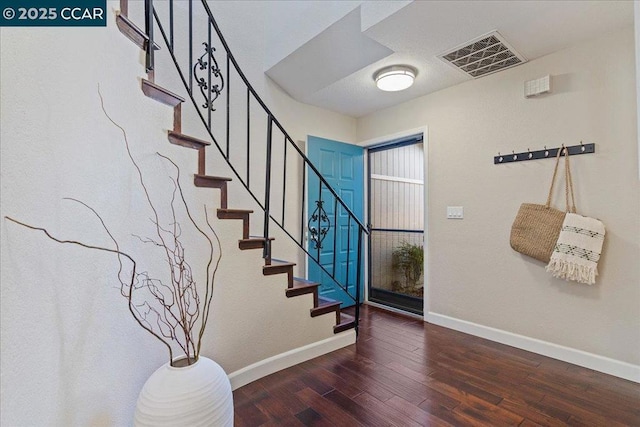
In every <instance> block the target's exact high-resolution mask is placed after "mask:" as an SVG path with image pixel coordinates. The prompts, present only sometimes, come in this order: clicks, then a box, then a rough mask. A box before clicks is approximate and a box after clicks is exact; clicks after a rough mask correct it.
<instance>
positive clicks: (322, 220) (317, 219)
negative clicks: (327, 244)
mask: <svg viewBox="0 0 640 427" xmlns="http://www.w3.org/2000/svg"><path fill="white" fill-rule="evenodd" d="M316 226H317V227H316ZM308 227H309V234H310V238H311V241H312V242H313V244H314V246H315V247H314V249H322V241H323V240H324V239H325V237H327V233H328V232H329V228H330V227H331V221H329V217H328V216H327V212H326V211H325V210H324V202H323V201H321V200H316V209H315V210H314V211H313V213H312V214H311V217H310V218H309V223H308Z"/></svg>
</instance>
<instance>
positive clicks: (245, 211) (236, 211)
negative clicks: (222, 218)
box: [218, 209, 253, 215]
mask: <svg viewBox="0 0 640 427" xmlns="http://www.w3.org/2000/svg"><path fill="white" fill-rule="evenodd" d="M218 212H221V213H224V214H238V215H240V214H242V215H244V214H252V213H253V211H252V210H251V209H218Z"/></svg>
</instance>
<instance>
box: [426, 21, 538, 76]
mask: <svg viewBox="0 0 640 427" xmlns="http://www.w3.org/2000/svg"><path fill="white" fill-rule="evenodd" d="M439 58H440V59H442V60H443V61H445V62H446V63H448V64H450V65H452V66H454V67H455V68H457V69H459V70H461V71H462V72H464V73H465V74H467V75H469V76H471V77H473V78H478V77H482V76H486V75H487V74H491V73H495V72H497V71H500V70H504V69H506V68H511V67H513V66H516V65H518V64H522V63H524V62H527V60H526V59H525V57H524V56H522V55H520V54H519V53H517V52H516V51H515V49H513V48H512V47H511V46H509V44H508V43H507V42H506V41H504V39H503V38H502V36H501V35H500V34H499V33H498V32H497V31H494V32H492V33H489V34H485V35H484V36H481V37H478V38H477V39H475V40H472V41H470V42H467V43H465V44H464V45H463V46H461V47H457V48H456V49H455V50H453V51H451V52H447V53H444V54H442V55H440V56H439Z"/></svg>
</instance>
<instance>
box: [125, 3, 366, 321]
mask: <svg viewBox="0 0 640 427" xmlns="http://www.w3.org/2000/svg"><path fill="white" fill-rule="evenodd" d="M162 5H168V8H169V13H168V15H169V23H168V24H166V23H165V25H164V26H163V23H162V22H161V20H160V19H159V14H158V12H157V11H156V10H155V9H154V6H153V3H152V0H145V29H144V30H142V29H140V28H139V27H138V26H137V25H136V24H134V23H133V22H132V20H131V19H129V17H128V3H127V0H120V13H119V14H118V16H117V18H116V22H117V26H118V28H119V29H120V31H121V32H122V34H124V35H125V36H126V37H127V38H129V39H130V40H131V41H132V42H133V43H135V44H136V45H137V46H138V47H140V49H142V50H144V51H145V53H146V72H147V73H148V78H147V79H142V92H143V93H144V94H145V95H146V96H147V97H149V98H151V99H154V100H156V101H158V102H160V103H162V104H165V105H167V106H169V107H172V108H173V112H174V114H173V117H174V119H173V130H170V131H168V134H167V138H168V140H169V142H170V143H171V144H175V145H178V146H181V147H185V148H189V149H193V150H196V151H197V153H198V166H197V168H198V170H197V173H195V174H194V185H195V186H196V187H203V188H212V189H217V190H220V191H219V194H220V205H219V206H220V208H219V209H218V210H217V217H218V218H219V219H220V220H234V221H242V236H241V238H240V239H239V240H238V247H239V249H240V250H256V249H260V250H262V251H263V258H264V265H263V266H262V274H263V275H265V276H270V275H286V280H287V288H286V291H285V296H286V297H287V298H293V297H296V296H299V295H305V294H312V296H313V307H312V308H311V309H310V316H311V317H316V316H321V315H325V314H333V315H334V316H335V326H334V327H333V331H334V333H340V332H342V331H345V330H348V329H352V328H355V329H356V331H357V325H358V314H359V304H358V303H356V304H355V317H354V316H350V315H348V314H345V313H343V312H341V309H340V305H341V304H340V302H338V301H334V300H331V299H328V298H323V297H321V296H320V295H319V286H320V284H319V283H316V282H312V281H309V280H306V279H303V278H298V277H294V267H295V265H296V264H294V263H291V262H287V261H282V260H277V259H274V258H272V256H271V253H272V244H273V242H274V238H273V237H271V236H270V233H269V227H270V225H271V224H272V223H275V224H276V225H278V226H279V227H280V228H281V229H282V230H283V231H284V232H285V234H287V235H288V236H289V237H291V239H292V240H294V241H295V242H296V243H297V245H298V246H299V247H300V248H301V249H302V250H303V251H304V252H305V253H306V254H307V255H309V258H310V259H312V260H313V261H315V262H317V263H318V265H320V266H321V268H322V269H323V270H324V271H325V273H327V276H328V277H330V278H331V280H333V282H334V283H335V284H337V286H339V287H340V288H341V289H343V290H345V291H346V292H347V293H348V294H349V295H350V296H351V292H353V293H355V295H353V296H351V298H352V299H353V300H354V302H357V301H360V295H359V293H360V292H359V286H356V285H354V284H351V288H355V289H351V292H350V291H349V288H350V284H349V280H348V275H349V273H348V269H347V277H346V278H344V279H345V280H342V278H341V274H340V273H339V271H338V270H339V268H338V266H337V265H336V263H335V259H334V265H333V266H329V267H328V268H327V266H326V265H324V266H323V265H321V264H320V263H319V260H320V252H319V249H318V247H319V245H320V244H321V243H320V242H318V241H315V240H313V239H314V236H318V235H320V233H321V231H322V232H323V234H324V235H326V234H327V233H332V232H333V233H334V236H333V238H334V239H338V238H339V236H338V235H337V232H336V229H337V227H336V224H337V222H335V221H337V218H334V226H333V230H331V229H330V228H331V227H325V228H323V229H322V230H320V227H321V225H320V222H319V221H318V223H317V227H316V226H315V225H314V224H315V223H313V222H309V228H310V231H311V239H312V242H315V243H316V249H318V251H317V254H316V253H314V252H315V251H312V250H309V249H308V248H307V247H305V246H306V244H305V240H304V237H303V233H302V232H300V238H299V239H298V238H297V237H294V235H293V234H294V232H293V230H292V227H291V225H290V224H291V221H289V222H285V215H284V212H285V209H284V206H285V198H286V181H287V179H286V174H287V170H286V164H287V160H286V159H287V146H289V145H288V144H290V146H292V148H293V149H294V151H293V153H294V155H297V156H300V161H301V162H302V163H301V164H302V165H303V168H302V174H303V176H302V182H303V185H305V184H304V183H305V182H306V180H305V175H306V174H309V176H308V177H309V178H310V177H311V175H312V174H313V176H314V177H317V181H318V182H319V185H320V194H321V196H320V198H321V203H320V204H322V194H323V191H324V192H325V193H326V192H327V191H328V192H329V194H330V195H333V198H332V201H333V203H334V204H335V207H336V212H337V208H338V207H340V208H341V212H346V213H347V214H348V215H349V219H348V224H349V225H348V227H349V228H348V229H347V236H349V237H347V238H348V239H350V236H351V234H352V233H351V231H352V229H351V228H350V227H357V236H358V242H357V244H354V243H355V242H351V241H349V242H347V245H348V246H350V247H357V258H356V259H357V264H358V265H357V267H358V269H357V270H358V271H357V279H356V283H359V282H360V281H361V278H362V276H361V264H362V254H361V252H362V240H363V237H364V234H366V233H367V231H366V229H365V227H364V226H363V225H362V223H361V222H360V221H359V220H358V219H357V218H356V217H355V215H353V213H352V212H351V211H350V210H349V208H348V207H347V206H346V205H345V204H344V202H343V201H342V199H341V198H340V197H339V196H338V194H337V193H336V192H335V190H334V189H333V188H331V187H330V186H329V185H328V183H327V182H326V181H325V180H324V178H323V177H322V176H321V175H320V173H319V172H318V171H317V169H316V168H315V167H314V166H313V165H312V164H311V162H310V161H309V159H307V158H306V156H304V154H303V153H302V152H301V151H300V150H299V149H298V147H297V146H296V145H295V144H294V143H293V140H292V139H291V138H290V137H289V136H288V135H287V133H286V132H285V131H284V129H283V128H282V126H281V125H280V124H279V122H278V121H277V120H276V119H275V118H274V117H273V115H272V114H271V112H270V111H269V110H268V109H267V107H266V105H264V103H263V102H262V100H261V99H260V97H259V96H258V94H257V93H256V92H255V91H254V90H253V88H252V87H251V85H250V84H249V83H248V81H247V80H246V78H245V77H244V74H243V73H242V71H241V70H240V68H239V67H238V65H237V63H236V61H235V59H234V58H233V55H232V54H231V52H230V51H229V48H228V46H227V44H226V42H225V41H224V38H223V37H222V34H221V33H220V30H219V28H218V27H217V25H216V23H215V20H214V19H213V16H212V14H211V11H210V9H209V7H208V5H207V3H206V0H202V1H200V0H189V12H188V16H189V23H188V28H189V66H188V68H187V67H181V66H180V64H179V61H178V60H177V59H176V52H174V35H177V32H174V7H173V6H174V4H173V0H170V1H169V2H168V3H167V2H162ZM194 5H195V6H199V9H198V12H197V13H196V12H195V11H194V10H193V7H194ZM202 16H204V17H205V19H206V20H207V28H208V35H207V41H206V42H204V43H203V44H204V45H205V55H203V56H202V57H200V58H199V59H197V60H195V61H194V59H193V52H192V46H193V45H194V43H195V44H196V45H197V43H196V42H194V41H193V38H194V33H195V32H194V30H193V26H192V25H193V24H192V20H193V19H196V17H200V18H202ZM154 18H155V21H156V25H157V26H158V28H159V29H160V31H161V33H162V36H163V38H164V41H165V45H166V48H167V49H168V50H169V53H170V54H171V57H172V58H173V61H174V63H175V65H176V69H177V71H178V73H179V74H180V77H181V79H182V81H183V83H184V85H185V88H186V89H187V92H188V94H189V97H190V98H191V100H192V102H193V104H194V107H195V108H196V110H197V111H198V114H199V115H200V118H201V119H202V122H203V125H204V126H205V128H206V129H207V131H208V133H209V135H210V136H211V140H212V141H213V143H212V142H210V141H205V140H202V139H199V138H195V137H193V136H190V135H186V134H183V133H182V104H183V103H184V102H185V101H186V99H185V98H183V97H181V96H179V95H176V94H175V93H173V92H171V91H170V90H168V89H166V88H164V87H161V86H159V85H158V84H156V83H155V69H154V68H155V64H154V53H155V51H157V50H159V49H160V46H159V45H158V44H157V43H155V41H154V36H153V34H154ZM165 27H167V28H168V30H165ZM214 32H215V34H217V36H218V38H219V41H220V43H221V44H222V45H223V47H224V48H225V51H226V65H227V75H226V78H227V80H226V81H225V80H224V77H223V76H222V72H221V70H220V68H219V67H218V65H217V62H216V61H215V58H214V57H213V55H212V53H213V51H214V50H215V49H214V48H212V40H211V38H212V33H214ZM205 57H206V58H205ZM203 58H205V59H206V60H203ZM214 64H215V67H214ZM231 66H233V67H235V70H236V72H237V74H238V75H239V77H240V79H241V80H242V82H243V83H244V84H246V87H247V89H246V94H247V95H246V96H247V98H246V102H247V122H246V127H247V130H246V132H247V155H246V175H243V174H241V173H240V172H239V168H237V167H234V164H233V163H232V162H231V161H230V158H231V157H232V156H231V155H230V154H231V153H230V143H229V140H230V135H229V134H230V131H229V128H230V127H229V126H230V125H229V121H230V118H229V116H230V113H229V111H228V110H229V108H230V105H229V98H230V92H229V89H228V88H229V79H230V78H231V73H230V69H231ZM198 68H200V69H201V70H202V69H206V71H207V78H206V79H204V78H200V77H198V76H197V75H196V71H197V69H198ZM185 69H188V70H189V71H191V70H192V69H193V74H194V75H191V73H190V74H189V77H188V78H187V77H185V75H186V73H185ZM194 76H195V80H196V85H194V83H193V80H194ZM212 78H219V79H220V80H221V81H222V84H221V85H214V84H212V82H211V80H212ZM225 82H226V88H227V89H226V99H227V105H226V108H227V113H226V127H227V131H226V150H225V147H224V146H223V144H220V143H219V142H218V140H217V139H216V137H215V136H214V134H213V133H214V132H213V131H212V124H214V123H213V121H212V112H213V111H216V110H215V109H214V108H213V107H212V105H213V102H214V101H215V100H216V98H218V96H220V95H221V94H222V90H223V88H224V87H225ZM194 89H196V90H194ZM198 90H199V92H200V93H201V94H202V95H203V96H205V102H204V105H203V104H202V100H200V103H198V102H197V101H196V100H195V99H194V96H196V95H197V94H198ZM252 99H253V100H254V102H255V101H257V103H258V105H259V106H261V107H262V108H263V109H264V111H265V114H266V115H267V117H268V130H267V136H266V150H267V157H266V165H264V167H265V169H266V177H265V183H264V190H265V195H264V199H262V198H260V197H258V196H257V195H256V194H255V193H256V192H255V190H254V188H253V187H252V186H251V185H250V180H249V178H250V175H249V171H250V170H251V164H250V155H249V149H250V148H251V141H250V138H249V135H250V132H249V128H250V126H251V125H252V123H251V121H250V119H251V117H250V112H249V103H250V101H251V100H252ZM203 107H204V108H203ZM274 127H275V128H276V129H280V131H281V133H282V134H283V135H284V146H285V148H284V164H285V171H284V180H283V181H284V183H283V187H284V189H283V190H282V217H281V218H280V217H279V218H275V217H274V214H273V213H272V211H271V210H270V205H271V203H270V202H271V200H272V199H277V196H278V195H274V191H275V190H274V188H273V187H274V186H272V185H271V163H272V160H273V159H274V157H273V156H274V154H273V150H272V134H273V132H274ZM212 146H214V147H215V148H217V149H218V151H219V152H220V154H221V155H222V156H223V157H224V159H225V160H226V161H227V163H228V164H229V166H230V168H231V170H232V171H233V172H234V174H235V176H236V178H237V179H239V181H240V182H241V183H242V184H243V185H244V187H245V188H246V189H247V191H248V192H249V193H250V194H251V196H252V197H253V199H254V200H255V201H256V202H257V203H258V205H259V206H260V208H261V210H263V211H264V217H263V220H264V229H263V230H264V232H263V233H262V235H260V236H251V235H250V229H251V228H250V221H251V217H252V215H253V214H254V212H253V210H248V209H234V208H230V207H229V206H228V184H229V182H231V181H232V178H230V177H222V176H213V175H208V174H207V171H206V152H207V151H206V150H207V148H212ZM236 166H237V165H236ZM254 181H255V178H254ZM252 190H253V191H252ZM304 193H305V189H304V188H303V191H302V194H304ZM303 197H304V196H303ZM302 204H303V205H304V201H303V202H302ZM300 215H301V217H300V218H296V219H295V221H294V223H295V224H296V226H300V227H301V228H304V224H305V222H306V221H305V219H306V218H303V217H302V215H303V212H301V213H300ZM354 230H355V229H354ZM296 234H297V233H296ZM314 255H316V256H314ZM334 258H335V257H334ZM343 282H346V283H343ZM354 291H355V292H354Z"/></svg>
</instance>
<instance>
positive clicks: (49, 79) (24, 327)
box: [0, 2, 355, 426]
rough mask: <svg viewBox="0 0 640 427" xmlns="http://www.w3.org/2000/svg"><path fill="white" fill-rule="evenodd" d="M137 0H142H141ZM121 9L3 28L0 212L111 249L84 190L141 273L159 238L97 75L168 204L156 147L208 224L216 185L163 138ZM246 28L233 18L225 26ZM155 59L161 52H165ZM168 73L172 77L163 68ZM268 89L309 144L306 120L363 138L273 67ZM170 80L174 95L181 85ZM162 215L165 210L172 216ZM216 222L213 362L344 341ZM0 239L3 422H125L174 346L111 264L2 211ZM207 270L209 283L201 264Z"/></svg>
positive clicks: (228, 227)
mask: <svg viewBox="0 0 640 427" xmlns="http://www.w3.org/2000/svg"><path fill="white" fill-rule="evenodd" d="M137 5H139V6H141V5H142V2H133V6H137ZM116 8H117V2H110V3H109V4H108V10H109V12H110V13H109V24H108V27H107V28H88V29H87V28H85V29H82V28H2V29H0V31H1V33H0V51H1V52H2V53H1V55H2V56H1V61H0V66H1V68H0V72H1V75H0V78H1V84H2V86H1V91H2V92H1V96H0V98H1V109H2V126H1V132H2V133H1V146H0V147H1V156H0V158H1V172H0V174H1V179H0V181H1V184H0V185H1V186H2V187H1V208H0V209H1V214H2V216H4V215H11V216H14V217H16V218H18V219H21V220H23V221H26V222H29V223H32V224H36V225H42V226H45V227H47V228H48V229H49V230H50V231H51V232H52V233H55V234H56V235H58V236H61V237H64V238H73V239H77V240H82V241H85V242H87V243H91V244H98V245H109V244H110V242H109V240H108V237H107V236H106V235H105V233H104V232H103V231H101V229H100V226H99V223H98V222H97V221H96V219H95V218H94V217H92V215H91V214H90V213H88V211H87V210H85V209H83V208H81V207H79V206H78V205H76V204H73V203H71V202H67V201H63V200H62V198H63V197H75V198H78V199H80V200H83V201H84V202H86V203H88V204H90V205H91V206H93V207H94V208H95V209H96V210H97V211H98V212H100V213H101V215H102V216H103V218H104V220H105V222H106V223H107V224H108V225H109V226H110V229H111V231H112V232H113V233H114V235H115V236H116V237H117V238H118V239H119V240H120V242H121V243H122V244H123V246H126V247H127V248H132V249H130V251H131V252H133V254H135V255H136V258H137V259H138V260H139V262H140V263H141V264H142V265H144V266H145V268H149V269H152V270H153V271H159V272H160V273H162V272H163V269H164V265H163V264H162V261H161V258H160V257H159V256H158V254H157V253H154V252H153V250H152V249H151V248H150V247H148V246H146V247H145V246H143V245H140V244H136V240H135V239H134V238H133V237H132V236H131V233H132V232H136V233H138V234H140V235H143V236H149V235H152V229H151V227H150V222H149V220H148V218H149V217H150V215H151V213H150V211H149V209H148V208H147V206H146V204H145V202H144V199H143V195H142V193H141V191H140V187H139V183H138V181H137V178H136V176H135V174H134V170H133V169H132V166H131V165H130V163H129V162H128V160H127V158H126V153H125V151H124V150H125V149H124V145H123V141H122V138H121V134H120V133H119V131H118V130H117V129H116V128H114V127H113V126H112V125H111V124H110V123H109V122H108V121H107V119H106V118H105V117H104V115H103V113H102V111H101V110H100V106H99V98H98V94H97V87H98V84H100V86H101V88H102V92H103V94H104V95H105V104H106V108H107V109H108V110H109V111H110V113H111V114H112V115H113V117H114V119H115V120H116V121H118V122H119V123H121V124H122V125H123V126H124V127H125V128H126V129H127V131H128V133H129V138H130V141H131V144H132V151H133V154H134V156H135V157H136V158H137V159H138V160H139V162H140V165H141V167H142V168H143V170H144V171H145V174H146V176H147V177H148V178H149V183H150V188H151V191H152V197H154V199H155V200H156V201H157V203H158V204H159V205H163V202H166V200H167V197H168V196H169V194H168V193H167V190H168V189H169V188H170V183H169V182H168V181H167V174H168V173H169V172H170V171H171V170H170V169H169V168H167V166H166V164H164V163H162V162H160V161H159V160H158V158H157V157H156V155H155V152H156V151H160V152H162V153H163V154H166V155H168V156H170V157H171V158H172V159H173V160H174V161H176V163H178V164H179V165H180V166H181V168H182V172H183V183H184V184H185V190H186V197H187V199H188V200H189V201H190V202H191V203H192V206H193V207H195V208H194V209H195V214H196V217H197V218H198V220H200V221H202V218H203V211H202V206H203V205H204V204H206V205H207V207H208V208H209V209H210V212H213V210H214V209H215V208H217V204H218V198H217V191H215V190H206V189H196V188H194V187H193V186H192V185H191V178H190V174H191V173H193V172H195V168H196V157H195V153H194V152H193V151H191V150H187V149H184V148H181V147H176V146H173V145H170V144H169V143H168V141H167V139H166V130H167V129H168V128H169V127H170V126H171V123H172V111H171V109H169V108H168V107H166V106H164V105H161V104H159V103H157V102H155V101H152V100H150V99H148V98H146V97H144V96H143V94H142V92H141V91H140V81H139V80H140V77H142V76H143V75H144V74H143V73H144V70H143V65H142V63H143V54H142V52H141V51H140V50H138V49H137V48H136V47H135V46H134V45H133V44H132V43H131V42H129V41H128V40H127V39H126V38H125V37H124V36H122V35H121V34H120V33H119V32H118V31H117V29H116V27H115V23H114V19H113V12H114V11H115V9H116ZM132 12H134V13H135V12H136V11H135V10H132ZM241 24H242V22H241V20H239V19H238V20H235V21H233V20H232V22H231V23H228V25H227V26H231V27H233V26H234V25H237V26H240V25H241ZM244 30H246V28H244ZM159 55H161V56H160V58H159V61H160V62H163V61H166V58H163V57H162V55H163V54H162V53H160V54H159ZM239 57H240V58H244V56H243V55H242V54H240V55H239ZM241 63H242V61H241ZM242 65H243V66H244V65H245V64H244V63H242ZM252 65H253V64H251V63H248V64H246V66H247V67H251V66H252ZM172 79H173V80H172ZM165 80H166V81H175V78H174V77H171V76H169V75H166V76H165ZM257 87H258V90H259V91H261V93H262V92H265V93H266V92H268V98H269V99H268V101H272V102H273V101H274V105H273V106H272V107H273V109H274V112H275V113H276V114H277V115H278V117H280V120H281V121H282V122H283V123H284V124H285V126H289V124H290V123H294V124H295V130H294V131H293V132H294V133H293V136H294V137H295V138H296V139H304V137H305V136H306V133H302V131H301V129H305V128H307V127H308V128H309V129H312V130H313V132H315V133H318V134H326V135H330V136H333V137H336V138H339V139H343V140H354V136H355V121H354V120H353V119H350V118H346V117H343V116H339V115H337V114H333V113H329V112H325V111H322V110H319V109H317V108H308V107H305V106H302V105H300V104H297V103H294V102H292V101H291V100H290V99H289V98H288V97H287V96H286V95H284V94H282V93H281V91H279V89H278V88H276V87H270V86H268V84H267V83H266V79H264V77H262V76H261V80H260V81H258V84H257ZM172 89H173V90H176V91H179V86H173V87H172ZM185 122H186V123H185V126H187V130H189V128H188V126H189V125H192V128H193V129H195V127H196V124H197V123H196V122H194V121H192V120H191V121H190V120H185ZM213 157H215V156H213V155H212V158H210V159H209V160H211V163H213V162H214V159H213ZM208 172H209V173H212V174H213V173H217V174H220V175H224V174H226V173H227V172H228V170H224V169H222V166H220V169H213V168H212V169H209V170H208ZM260 172H262V171H257V172H256V173H260ZM232 191H239V190H238V189H237V188H236V187H234V189H233V190H232ZM245 199H246V197H245V196H238V195H236V194H232V196H231V200H232V203H233V205H232V206H233V207H244V206H243V205H242V202H243V201H244V200H245ZM167 213H168V211H167V209H166V205H164V208H162V209H161V214H162V215H166V214H167ZM257 222H260V220H259V219H258V220H257ZM214 227H215V228H216V229H217V230H218V232H219V234H220V237H221V239H222V241H223V245H224V255H223V260H222V264H221V270H220V272H219V275H218V280H217V284H216V289H215V297H214V301H215V303H214V307H213V313H212V318H211V321H210V325H209V328H208V329H207V332H206V336H205V344H204V347H203V354H204V355H205V356H209V357H212V358H213V359H215V360H216V361H218V362H219V363H220V364H221V365H222V366H223V367H224V368H225V370H226V371H227V372H233V371H235V370H237V369H240V368H242V367H245V366H247V365H249V364H251V363H254V362H257V361H260V360H263V359H265V358H267V357H270V356H273V355H276V354H279V353H282V352H285V351H287V350H290V349H293V348H296V347H299V346H302V345H306V344H309V343H312V342H316V341H318V340H321V339H324V338H327V337H329V336H333V334H332V328H331V326H332V321H333V318H332V317H331V316H321V317H319V318H315V319H311V318H310V317H309V309H310V308H311V306H312V302H311V296H302V297H297V298H292V299H287V298H285V296H284V289H285V287H286V284H285V281H284V278H283V277H274V276H272V277H268V278H265V277H264V276H262V274H261V258H260V255H261V254H260V251H251V252H241V251H239V250H238V249H237V240H238V239H239V238H240V236H241V224H240V222H238V221H225V222H221V221H218V220H216V221H215V222H214ZM0 233H1V245H2V247H1V249H2V276H1V288H0V291H1V296H0V301H1V310H0V311H1V315H2V318H1V322H0V324H1V333H2V350H1V351H2V353H1V357H0V361H1V364H2V365H1V370H2V378H1V380H2V382H1V396H2V401H1V405H2V408H1V411H0V413H1V421H0V424H2V425H7V426H9V425H42V426H44V425H64V426H70V425H128V424H129V423H130V420H131V417H132V414H133V408H134V405H135V401H136V398H137V394H138V391H139V390H140V388H141V386H142V384H143V382H144V381H145V380H146V378H147V377H148V376H149V375H150V374H151V372H153V370H155V369H156V368H157V367H158V366H159V365H160V364H162V363H164V362H165V361H166V359H167V355H166V352H165V350H164V347H163V346H161V345H160V344H159V343H158V342H157V341H156V340H155V338H153V337H151V336H150V335H148V334H147V333H146V332H144V331H142V330H141V329H140V328H139V327H138V326H137V325H136V324H135V323H134V321H133V319H132V318H131V316H130V314H129V313H128V311H127V306H126V300H125V299H124V298H122V297H121V296H120V294H119V291H118V288H117V286H116V284H115V283H114V277H115V274H116V272H117V262H116V260H115V259H114V258H113V257H112V256H110V255H107V254H104V253H100V252H91V251H89V250H84V249H80V248H76V247H72V246H61V245H58V244H56V243H54V242H51V241H50V240H48V239H46V237H44V236H43V235H41V234H39V233H37V232H34V231H30V230H27V229H24V228H20V227H18V226H17V225H14V224H11V223H9V222H7V221H6V220H3V221H2V224H1V226H0ZM277 237H280V236H277ZM185 241H186V242H187V243H186V245H185V246H187V249H188V250H189V251H190V252H189V253H190V254H192V255H193V256H194V257H195V258H194V260H195V261H194V262H193V265H194V266H195V265H198V264H201V263H202V260H203V257H202V254H203V253H205V250H206V246H205V245H204V242H202V241H201V240H198V239H197V238H196V237H194V236H192V235H189V236H188V237H187V236H185ZM278 244H280V245H281V246H279V248H284V249H283V252H284V254H283V255H282V256H283V257H286V256H288V255H293V256H297V255H296V254H297V253H296V252H295V250H294V249H291V247H287V244H286V243H285V241H284V239H283V238H281V239H279V240H278ZM279 255H280V253H279ZM197 278H198V279H199V280H202V279H203V277H202V273H201V272H198V273H197Z"/></svg>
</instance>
